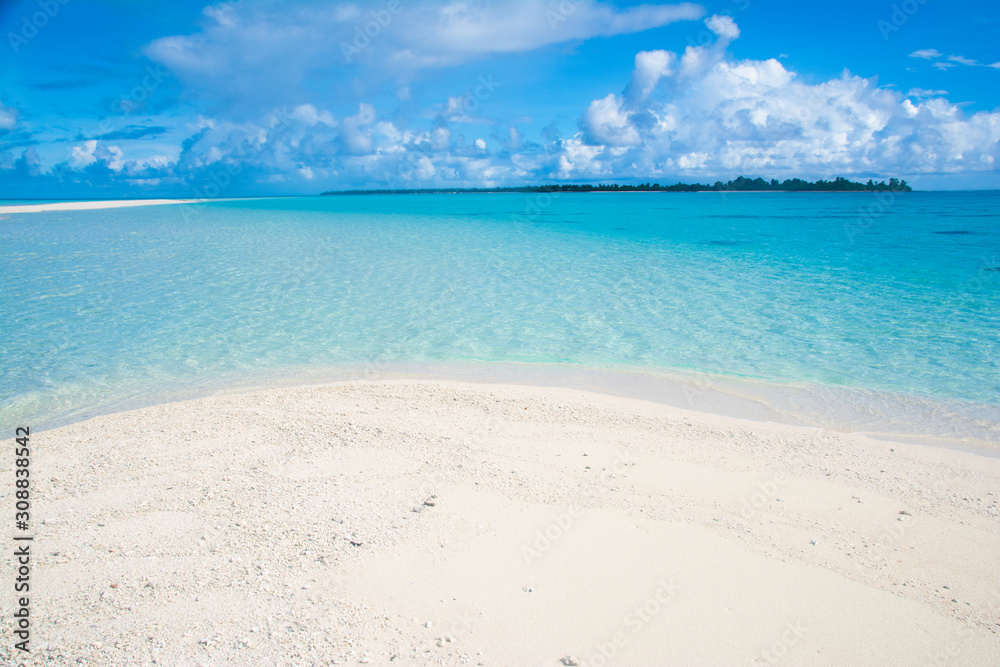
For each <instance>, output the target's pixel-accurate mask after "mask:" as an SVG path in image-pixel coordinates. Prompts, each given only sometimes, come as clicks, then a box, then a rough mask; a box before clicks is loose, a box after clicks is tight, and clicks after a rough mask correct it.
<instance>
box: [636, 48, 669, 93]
mask: <svg viewBox="0 0 1000 667" xmlns="http://www.w3.org/2000/svg"><path fill="white" fill-rule="evenodd" d="M676 60H677V56H676V55H675V54H673V53H671V52H670V51H663V50H658V51H640V52H639V53H637V54H636V55H635V69H634V70H633V71H632V80H631V81H630V82H629V84H628V87H627V88H626V89H625V98H626V99H627V100H629V101H630V102H641V101H642V100H645V99H646V98H647V97H649V94H650V93H651V92H652V91H653V88H655V87H656V84H657V83H658V82H659V81H660V79H661V78H663V77H665V76H667V75H669V74H670V72H671V66H672V65H673V64H674V62H675V61H676Z"/></svg>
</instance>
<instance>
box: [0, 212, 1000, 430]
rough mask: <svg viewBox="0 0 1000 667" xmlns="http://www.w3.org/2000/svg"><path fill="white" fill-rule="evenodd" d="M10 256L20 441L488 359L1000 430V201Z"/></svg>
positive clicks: (96, 215)
mask: <svg viewBox="0 0 1000 667" xmlns="http://www.w3.org/2000/svg"><path fill="white" fill-rule="evenodd" d="M859 210H865V211H868V212H869V215H868V216H860V215H859ZM0 248H2V255H3V262H2V264H0V285H2V288H0V289H2V292H0V322H3V327H2V330H0V355H2V367H0V401H2V403H0V406H2V407H0V410H2V411H3V413H2V422H3V424H4V428H6V429H8V430H9V428H10V425H11V424H13V423H15V422H18V423H22V422H26V423H32V424H39V423H41V424H44V423H48V422H53V423H54V422H57V421H59V420H60V419H63V420H65V419H66V418H69V417H72V416H74V415H76V416H79V415H84V414H88V411H93V410H95V409H99V408H100V407H101V406H104V405H111V404H113V403H114V402H115V401H117V400H120V399H125V398H129V397H141V396H145V395H149V396H152V395H158V394H165V393H168V392H170V391H174V390H178V391H182V390H183V388H184V387H194V386H209V385H211V384H212V383H213V382H218V381H220V378H225V379H226V380H227V381H235V379H237V378H240V377H251V376H252V377H264V376H267V375H268V374H274V375H279V374H286V375H287V374H291V373H294V372H299V371H302V370H303V369H308V370H317V369H335V368H344V367H362V368H363V367H370V368H374V369H383V368H392V367H393V366H394V365H402V364H406V363H424V364H450V363H456V362H466V363H470V362H475V363H478V362H497V361H503V362H531V363H543V364H575V365H583V366H588V367H597V368H629V369H652V370H658V371H664V372H667V373H669V372H673V371H677V372H684V373H696V374H700V373H705V374H709V375H708V376H706V377H721V378H734V379H738V378H743V379H751V380H754V381H755V382H756V384H754V386H755V387H756V388H757V390H760V391H765V392H766V391H767V387H768V386H772V387H774V388H776V389H780V390H781V391H786V390H787V389H788V388H789V387H800V388H801V389H802V390H803V391H806V392H808V393H809V394H810V395H813V396H815V395H816V392H817V391H821V390H829V392H830V393H828V394H826V396H828V398H829V400H833V398H832V397H835V396H836V397H837V399H836V400H841V401H877V402H884V401H885V400H886V397H887V396H890V397H892V399H893V400H894V401H902V402H904V403H907V402H908V401H911V402H912V401H916V403H914V404H915V405H920V406H925V407H924V408H921V410H923V409H927V410H929V411H932V412H933V411H936V410H937V411H939V412H940V410H939V408H941V407H942V406H945V407H946V409H945V410H944V412H946V413H948V414H952V413H954V412H955V411H956V410H957V411H958V412H961V413H962V414H963V415H965V416H964V417H963V419H964V418H967V419H970V420H972V422H976V423H978V424H979V425H980V426H981V427H982V429H980V430H981V431H982V432H979V433H977V434H976V436H977V437H985V438H986V439H993V438H992V437H991V436H990V435H989V434H990V433H997V432H998V431H997V430H996V424H998V423H1000V373H998V365H1000V193H997V192H964V193H910V194H900V195H895V196H892V195H882V196H881V199H880V198H879V197H878V196H876V195H874V194H860V193H858V194H855V193H851V194H842V193H837V194H818V193H808V194H785V193H773V194H772V193H767V194H764V193H723V194H720V193H700V194H665V193H627V194H588V195H579V194H576V195H573V194H564V195H558V196H554V197H553V196H549V195H524V194H466V195H462V194H458V195H394V196H338V197H310V198H297V199H266V200H255V201H219V202H212V203H210V204H204V205H168V206H151V207H138V208H119V209H108V210H96V211H65V212H47V213H31V214H8V215H7V216H6V218H2V219H0ZM927 406H929V407H927ZM841 407H843V406H841ZM855 407H858V406H855ZM862 407H863V406H862ZM946 427H947V424H945V430H948V429H947V428H946ZM933 428H938V429H940V428H942V427H941V426H940V425H938V426H934V427H933ZM960 430H961V429H960ZM983 432H985V433H987V435H985V436H984V435H983ZM998 439H1000V438H998Z"/></svg>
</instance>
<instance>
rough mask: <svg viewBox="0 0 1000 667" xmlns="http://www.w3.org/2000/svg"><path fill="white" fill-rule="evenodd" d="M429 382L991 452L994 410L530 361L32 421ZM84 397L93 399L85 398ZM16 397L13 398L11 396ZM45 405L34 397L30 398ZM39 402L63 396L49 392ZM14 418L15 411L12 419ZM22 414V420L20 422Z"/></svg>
mask: <svg viewBox="0 0 1000 667" xmlns="http://www.w3.org/2000/svg"><path fill="white" fill-rule="evenodd" d="M376 380H385V381H408V380H415V381H419V380H433V381H456V382H470V383H476V384H482V385H484V386H491V385H496V384H506V385H517V386H534V387H542V388H552V389H578V390H584V391H592V392H596V393H600V394H604V395H607V396H614V397H620V398H626V399H636V400H644V401H650V402H654V403H659V404H662V405H665V406H669V407H672V408H679V409H685V410H692V411H695V412H699V413H703V414H705V415H710V416H716V417H723V418H734V419H741V420H744V421H747V422H751V423H754V422H760V423H775V424H783V425H788V426H800V427H806V428H817V429H827V430H832V431H837V432H842V433H852V434H860V435H864V436H867V437H871V438H876V439H881V440H887V441H894V442H906V443H910V444H918V445H926V446H930V447H942V448H945V449H950V450H955V451H963V452H968V453H973V454H976V455H979V456H987V457H993V458H998V457H1000V406H992V405H988V404H979V403H975V402H970V401H961V400H957V399H944V398H932V397H920V396H915V395H907V394H893V393H890V392H882V391H874V390H864V389H851V388H847V387H838V386H833V385H815V384H807V383H779V382H768V381H764V380H759V379H755V378H745V377H740V376H729V375H720V374H710V373H702V372H695V371H684V370H680V369H665V368H642V367H629V366H608V367H597V366H584V365H575V364H555V363H538V362H485V361H484V362H472V361H462V362H409V363H404V362H396V363H376V364H345V365H342V366H298V367H288V368H280V369H270V370H259V371H252V372H240V371H233V372H228V373H224V374H222V375H221V376H216V377H213V378H200V379H190V380H188V381H175V382H173V383H171V384H169V385H167V386H165V387H162V388H160V389H158V390H155V391H149V390H148V389H147V388H146V387H144V386H143V383H142V382H138V381H137V382H136V383H135V385H134V386H133V387H130V388H129V390H128V391H127V392H126V393H125V394H123V395H120V396H118V397H114V396H106V397H104V398H103V399H99V400H96V402H93V403H91V404H90V405H87V406H73V407H70V408H64V409H63V410H62V411H61V412H52V413H50V414H49V416H47V417H45V418H42V419H34V421H33V423H34V424H35V425H36V426H38V427H40V428H44V429H49V428H58V427H61V426H67V425H71V424H73V423H76V422H79V421H83V420H86V419H90V418H93V417H96V416H106V415H111V414H115V413H118V412H124V411H130V410H136V409H142V408H148V407H155V406H157V405H161V404H166V403H175V402H181V401H187V400H195V399H200V398H208V397H212V396H219V395H229V394H240V393H246V392H253V391H267V390H270V389H291V388H296V387H314V386H322V385H328V384H341V383H350V382H357V381H376ZM91 398H93V396H91ZM15 400H16V399H15ZM38 400H39V401H45V400H46V398H45V397H44V396H39V397H38ZM48 400H60V401H63V402H65V399H64V398H56V397H55V396H53V397H50V398H49V399H48ZM12 418H15V419H16V418H17V415H12ZM31 419H32V418H29V421H30V420H31Z"/></svg>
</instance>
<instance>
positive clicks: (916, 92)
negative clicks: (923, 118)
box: [906, 88, 948, 97]
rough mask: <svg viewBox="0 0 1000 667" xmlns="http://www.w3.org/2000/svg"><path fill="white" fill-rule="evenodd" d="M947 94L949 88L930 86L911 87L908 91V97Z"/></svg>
mask: <svg viewBox="0 0 1000 667" xmlns="http://www.w3.org/2000/svg"><path fill="white" fill-rule="evenodd" d="M947 94H948V91H947V90H930V89H928V88H910V90H908V91H907V92H906V96H907V97H941V96H942V95H947Z"/></svg>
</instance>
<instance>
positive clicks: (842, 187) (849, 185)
mask: <svg viewBox="0 0 1000 667" xmlns="http://www.w3.org/2000/svg"><path fill="white" fill-rule="evenodd" d="M912 191H913V189H912V188H911V187H910V186H909V184H907V182H906V181H905V180H903V181H901V180H899V179H897V178H890V179H889V182H888V183H886V182H885V181H880V182H878V183H876V182H874V181H873V180H872V179H868V182H867V183H857V182H855V181H849V180H847V179H846V178H843V177H840V176H838V177H837V178H836V179H834V180H832V181H824V180H823V179H820V180H818V181H804V180H802V179H800V178H789V179H785V180H784V181H780V182H779V181H778V180H777V179H774V178H772V179H771V180H770V181H765V180H764V179H763V178H759V177H758V178H747V177H746V176H740V177H738V178H735V179H733V180H730V181H726V182H725V183H723V182H722V181H716V182H715V183H714V184H712V185H707V184H703V183H675V184H673V185H660V184H659V183H650V182H646V183H639V184H637V185H619V184H617V183H612V184H610V185H609V184H607V183H600V184H598V185H592V184H589V183H584V184H561V185H555V184H549V185H524V186H512V187H502V188H421V189H401V190H391V189H376V190H330V191H327V192H323V193H321V194H322V195H361V194H379V195H381V194H385V195H395V194H459V193H462V194H465V193H528V194H554V193H559V194H562V193H564V192H576V193H590V192H912Z"/></svg>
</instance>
